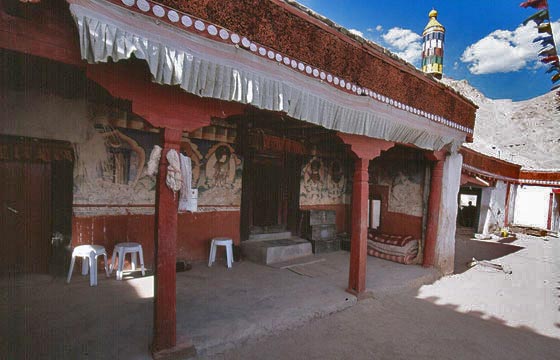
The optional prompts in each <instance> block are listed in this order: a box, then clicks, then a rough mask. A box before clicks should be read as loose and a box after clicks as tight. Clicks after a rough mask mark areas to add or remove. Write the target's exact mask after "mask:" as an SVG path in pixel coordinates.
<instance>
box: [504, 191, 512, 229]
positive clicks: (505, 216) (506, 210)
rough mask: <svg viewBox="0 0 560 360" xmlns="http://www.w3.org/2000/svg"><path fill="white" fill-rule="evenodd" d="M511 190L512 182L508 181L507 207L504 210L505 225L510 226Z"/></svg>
mask: <svg viewBox="0 0 560 360" xmlns="http://www.w3.org/2000/svg"><path fill="white" fill-rule="evenodd" d="M510 190H511V183H510V182H508V183H507V189H506V208H505V210H504V226H508V225H509V221H508V218H509V200H510Z"/></svg>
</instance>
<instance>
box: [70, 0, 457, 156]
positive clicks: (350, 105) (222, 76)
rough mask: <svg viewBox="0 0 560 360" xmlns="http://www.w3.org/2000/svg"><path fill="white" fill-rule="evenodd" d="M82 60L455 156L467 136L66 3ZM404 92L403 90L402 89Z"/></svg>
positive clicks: (191, 40)
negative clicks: (141, 71)
mask: <svg viewBox="0 0 560 360" xmlns="http://www.w3.org/2000/svg"><path fill="white" fill-rule="evenodd" d="M70 3H71V5H70V10H71V12H72V15H73V16H74V19H75V21H76V24H77V27H78V31H79V36H80V47H81V55H82V58H83V59H85V60H87V61H88V62H89V63H98V62H107V61H108V60H109V59H110V58H111V59H112V60H113V61H119V60H122V59H128V58H130V57H132V56H133V55H134V57H136V58H138V59H142V60H145V61H146V62H147V63H148V65H149V68H150V72H151V73H152V75H153V79H154V81H155V82H157V83H159V84H165V85H178V86H180V87H181V88H182V89H183V90H185V91H186V92H188V93H191V94H195V95H198V96H202V97H211V98H215V99H220V100H225V101H236V102H240V103H243V104H250V105H253V106H255V107H257V108H260V109H264V110H272V111H280V112H284V113H286V114H287V115H288V116H290V117H293V118H295V119H298V120H303V121H306V122H310V123H313V124H317V125H320V126H323V127H325V128H327V129H332V130H337V131H341V132H344V133H350V134H357V135H365V136H369V137H373V138H379V139H384V140H388V141H395V142H399V143H405V144H414V145H416V146H418V147H420V148H424V149H429V150H439V149H441V148H442V147H444V146H445V145H448V144H449V145H451V147H452V150H453V151H455V150H456V149H458V147H459V146H460V145H461V144H462V143H463V142H464V140H465V133H463V132H461V131H459V130H456V129H453V128H449V127H447V126H444V125H441V124H438V123H434V122H432V121H430V120H428V119H426V118H424V117H422V116H418V115H415V114H411V113H409V112H406V111H404V110H400V109H397V108H394V107H391V106H389V105H387V104H384V103H381V102H379V101H376V100H373V99H371V98H368V97H365V96H356V95H353V94H348V93H346V92H343V91H339V90H337V89H335V88H332V87H330V86H328V85H326V84H323V83H321V82H320V81H319V80H317V79H312V78H308V77H306V76H304V75H302V74H300V73H298V72H297V71H294V70H291V69H288V68H285V67H283V66H278V64H276V63H275V62H273V61H268V60H267V59H264V58H261V57H259V56H257V55H255V54H253V53H250V52H248V51H246V50H243V49H240V48H238V47H235V46H233V45H227V44H223V43H219V42H216V41H212V40H210V39H207V38H204V37H202V36H197V35H196V34H192V33H189V32H187V31H181V30H179V29H176V28H174V27H172V26H170V25H168V24H165V23H159V22H157V21H156V20H155V19H152V18H150V17H147V16H143V15H139V14H136V13H133V12H131V11H128V10H126V9H124V8H120V7H118V6H115V5H113V4H111V3H108V2H105V1H99V0H96V1H85V0H71V1H70ZM403 86H405V85H404V84H403Z"/></svg>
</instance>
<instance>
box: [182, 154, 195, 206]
mask: <svg viewBox="0 0 560 360" xmlns="http://www.w3.org/2000/svg"><path fill="white" fill-rule="evenodd" d="M179 156H180V157H181V174H182V175H183V186H182V187H181V196H180V197H179V211H191V212H195V211H196V208H197V201H196V198H195V197H194V196H193V191H195V190H193V189H192V162H191V158H190V157H188V156H185V155H183V154H179Z"/></svg>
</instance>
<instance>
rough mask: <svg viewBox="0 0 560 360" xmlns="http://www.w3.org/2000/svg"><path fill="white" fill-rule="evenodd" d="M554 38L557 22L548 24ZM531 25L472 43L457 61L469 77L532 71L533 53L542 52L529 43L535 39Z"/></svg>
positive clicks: (559, 29)
mask: <svg viewBox="0 0 560 360" xmlns="http://www.w3.org/2000/svg"><path fill="white" fill-rule="evenodd" d="M552 26H553V31H554V38H555V40H556V41H558V39H560V37H559V36H560V20H557V21H556V22H554V23H553V24H552ZM538 35H539V34H538V32H537V29H536V28H535V23H533V22H529V23H528V24H527V25H520V26H519V27H517V29H515V30H513V31H510V30H496V31H494V32H492V33H490V34H488V35H487V36H485V37H484V38H482V39H480V40H479V41H477V42H476V43H474V44H472V45H470V46H468V47H467V48H466V49H465V51H464V52H463V55H462V56H461V61H462V62H464V63H468V64H469V65H468V68H469V71H470V72H471V73H472V74H475V75H479V74H492V73H500V72H502V73H505V72H512V71H518V70H521V69H523V68H534V67H535V65H536V64H535V62H537V61H538V56H537V53H538V51H539V50H540V49H541V48H542V47H541V46H540V45H539V44H535V43H533V39H534V38H536V37H537V36H538Z"/></svg>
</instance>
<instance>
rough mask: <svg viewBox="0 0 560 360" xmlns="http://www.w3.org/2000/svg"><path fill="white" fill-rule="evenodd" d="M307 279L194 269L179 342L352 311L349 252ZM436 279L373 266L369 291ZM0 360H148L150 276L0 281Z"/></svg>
mask: <svg viewBox="0 0 560 360" xmlns="http://www.w3.org/2000/svg"><path fill="white" fill-rule="evenodd" d="M316 260H320V261H317V262H314V263H313V264H310V265H305V266H304V268H305V271H306V272H307V273H308V275H311V276H306V275H300V274H298V273H295V272H293V271H291V270H288V269H278V268H274V267H269V266H264V265H258V264H254V263H251V262H247V261H244V262H238V263H234V266H233V268H232V269H227V268H226V267H225V264H224V263H223V262H218V263H216V264H214V266H213V267H212V268H208V267H206V266H205V265H204V264H195V265H194V267H193V269H192V270H190V271H187V272H183V273H178V274H177V324H178V325H177V327H178V335H180V336H181V335H186V336H189V337H190V338H191V339H192V341H193V343H194V344H195V346H196V348H197V350H198V352H199V354H206V355H208V354H212V353H216V352H220V351H223V350H225V349H228V348H231V347H234V346H237V345H239V344H240V343H243V342H246V341H248V340H254V339H256V338H259V337H264V336H266V335H271V334H275V333H279V332H281V331H282V330H285V329H288V328H293V327H297V326H299V325H303V324H304V323H306V322H307V321H309V320H310V319H313V318H319V317H323V316H325V315H327V314H330V313H333V312H338V311H341V310H344V309H346V308H348V307H351V306H352V305H353V304H355V303H356V299H355V297H353V296H351V295H350V294H348V293H347V292H345V288H346V286H347V281H348V264H349V253H348V252H344V251H340V252H336V253H331V254H325V255H321V256H318V257H317V259H316ZM438 277H439V274H438V273H437V272H436V271H434V270H432V269H424V268H422V267H420V266H410V265H409V266H406V265H400V264H396V263H392V262H389V261H385V260H381V259H376V258H372V257H368V264H367V288H368V289H369V290H370V291H371V292H372V293H373V294H374V296H375V295H379V296H381V295H387V294H391V293H392V292H393V291H398V290H401V289H403V288H406V287H418V286H421V285H422V284H424V283H432V282H433V281H435V280H436V279H437V278H438ZM0 294H1V298H0V317H1V319H2V321H1V322H0V353H1V354H6V355H7V357H6V358H9V359H12V358H13V359H16V358H17V359H20V358H33V359H52V358H56V359H84V358H87V359H105V358H123V359H150V358H151V357H150V352H149V349H148V345H149V344H150V341H151V334H152V321H153V320H152V316H153V313H152V311H153V305H152V301H153V277H151V276H147V277H144V278H131V279H128V280H124V281H116V280H115V279H114V278H110V279H106V278H105V277H104V276H102V275H101V274H100V276H99V285H98V286H97V287H89V286H88V280H87V279H86V278H84V277H81V276H79V275H75V276H74V277H73V279H72V282H71V284H69V285H66V284H65V282H64V279H63V278H51V277H50V276H47V275H29V276H21V277H16V278H3V279H1V280H0Z"/></svg>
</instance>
